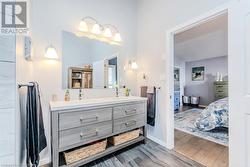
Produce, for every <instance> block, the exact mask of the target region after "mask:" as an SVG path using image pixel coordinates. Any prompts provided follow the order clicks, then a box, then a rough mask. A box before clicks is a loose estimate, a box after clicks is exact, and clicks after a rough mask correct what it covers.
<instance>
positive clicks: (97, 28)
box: [91, 23, 101, 35]
mask: <svg viewBox="0 0 250 167" xmlns="http://www.w3.org/2000/svg"><path fill="white" fill-rule="evenodd" d="M91 32H92V33H93V34H96V35H99V34H101V29H100V25H99V24H98V23H95V24H94V26H93V28H92V30H91Z"/></svg>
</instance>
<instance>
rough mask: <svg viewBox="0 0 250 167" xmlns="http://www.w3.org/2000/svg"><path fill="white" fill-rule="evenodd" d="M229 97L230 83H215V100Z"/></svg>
mask: <svg viewBox="0 0 250 167" xmlns="http://www.w3.org/2000/svg"><path fill="white" fill-rule="evenodd" d="M225 97H228V82H227V81H218V82H214V98H215V100H219V99H223V98H225Z"/></svg>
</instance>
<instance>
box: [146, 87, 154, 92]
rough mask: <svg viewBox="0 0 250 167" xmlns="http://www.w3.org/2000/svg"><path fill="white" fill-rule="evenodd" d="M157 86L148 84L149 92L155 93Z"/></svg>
mask: <svg viewBox="0 0 250 167" xmlns="http://www.w3.org/2000/svg"><path fill="white" fill-rule="evenodd" d="M154 91H155V87H154V86H148V89H147V93H154Z"/></svg>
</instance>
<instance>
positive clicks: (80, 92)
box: [78, 89, 83, 100]
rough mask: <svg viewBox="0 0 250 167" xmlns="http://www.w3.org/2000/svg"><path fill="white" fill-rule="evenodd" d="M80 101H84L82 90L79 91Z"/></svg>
mask: <svg viewBox="0 0 250 167" xmlns="http://www.w3.org/2000/svg"><path fill="white" fill-rule="evenodd" d="M78 97H79V100H82V99H83V90H82V89H79V96H78Z"/></svg>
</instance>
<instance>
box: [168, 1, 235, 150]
mask: <svg viewBox="0 0 250 167" xmlns="http://www.w3.org/2000/svg"><path fill="white" fill-rule="evenodd" d="M232 4H233V2H230V3H227V4H225V5H223V6H220V7H218V8H216V9H214V10H211V11H209V12H207V13H206V14H203V15H201V16H199V17H196V18H194V19H192V20H189V21H187V22H185V23H183V24H180V25H178V26H176V27H174V28H172V29H170V30H168V31H167V32H166V85H165V86H166V93H167V94H166V95H167V96H166V100H165V101H166V102H167V114H166V115H167V118H166V120H167V121H166V129H167V141H166V144H167V145H166V146H167V148H168V149H173V148H174V108H173V104H174V98H172V97H173V93H174V80H173V78H174V77H173V73H174V72H173V69H174V35H175V34H178V33H180V32H183V31H186V30H188V29H191V28H193V27H195V26H197V25H200V24H203V23H205V22H207V21H210V20H211V19H214V18H216V17H217V16H220V15H223V14H226V13H228V11H229V9H230V7H231V6H232ZM228 20H230V18H229V17H228ZM229 68H230V67H229ZM229 71H230V70H229ZM229 75H230V74H229ZM230 126H231V125H229V127H230Z"/></svg>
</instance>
